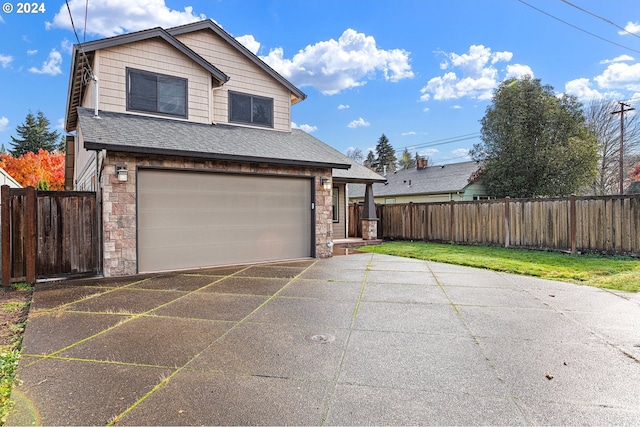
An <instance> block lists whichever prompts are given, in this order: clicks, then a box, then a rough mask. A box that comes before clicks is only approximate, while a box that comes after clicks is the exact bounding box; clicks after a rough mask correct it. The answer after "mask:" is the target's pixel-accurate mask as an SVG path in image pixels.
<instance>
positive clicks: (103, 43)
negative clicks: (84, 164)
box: [65, 27, 229, 131]
mask: <svg viewBox="0 0 640 427" xmlns="http://www.w3.org/2000/svg"><path fill="white" fill-rule="evenodd" d="M153 38H158V39H161V40H163V41H165V42H167V43H168V44H170V45H171V46H173V47H174V48H176V49H177V50H178V51H180V52H181V53H183V54H184V55H185V56H187V57H188V58H190V59H191V60H193V61H194V62H195V63H196V64H198V65H200V66H201V67H202V68H204V69H205V70H207V71H208V72H209V73H211V76H212V77H213V78H214V79H215V80H216V81H217V82H218V84H220V85H222V84H224V83H226V82H227V81H228V80H229V76H227V75H226V74H225V73H223V72H222V71H220V70H219V69H218V68H216V67H215V66H214V65H213V64H211V63H209V62H208V61H206V60H205V59H204V58H202V57H201V56H200V55H198V54H197V53H195V52H194V51H193V50H192V49H190V48H189V47H188V46H186V45H185V44H184V43H182V42H181V41H179V40H178V39H176V38H175V37H173V36H172V35H171V34H169V33H168V32H167V31H166V30H164V29H162V28H160V27H156V28H151V29H148V30H143V31H136V32H134V33H128V34H122V35H119V36H114V37H108V38H105V39H100V40H95V41H91V42H86V43H81V44H79V45H78V44H75V45H73V53H72V57H73V62H72V65H71V73H70V76H69V90H68V94H67V111H66V121H65V130H67V131H71V130H73V129H75V127H76V124H77V120H78V117H77V114H76V109H77V107H79V106H80V104H81V102H82V98H83V95H84V92H85V89H86V78H87V77H86V72H87V70H89V69H91V64H92V63H93V57H94V55H95V52H96V51H98V50H100V49H107V48H110V47H115V46H120V45H124V44H129V43H135V42H139V41H144V40H149V39H153Z"/></svg>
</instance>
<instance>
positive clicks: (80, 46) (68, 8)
mask: <svg viewBox="0 0 640 427" xmlns="http://www.w3.org/2000/svg"><path fill="white" fill-rule="evenodd" d="M65 3H66V5H67V10H68V11H69V19H70V20H71V28H72V29H73V34H74V35H75V36H76V41H77V42H78V47H79V48H80V53H81V54H82V56H83V57H84V60H85V62H86V64H87V68H89V74H91V77H93V69H92V68H91V64H90V63H89V58H87V54H86V53H85V52H84V49H83V48H82V43H80V37H78V32H77V31H76V25H75V24H74V23H73V15H72V14H71V6H69V0H65ZM87 3H88V0H87ZM86 23H87V20H86V18H85V25H86ZM85 31H86V30H85Z"/></svg>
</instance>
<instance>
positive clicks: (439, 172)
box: [349, 162, 480, 198]
mask: <svg viewBox="0 0 640 427" xmlns="http://www.w3.org/2000/svg"><path fill="white" fill-rule="evenodd" d="M479 166H480V165H479V164H478V162H463V163H451V164H448V165H440V166H429V167H426V168H424V169H416V168H412V169H403V170H399V171H397V172H391V173H387V176H386V180H387V182H386V183H382V184H374V185H373V194H374V195H375V196H385V197H388V196H406V195H417V194H444V193H455V192H458V191H464V188H465V187H466V186H468V185H469V177H470V176H471V174H472V173H473V172H475V171H476V170H477V169H478V167H479ZM364 190H365V187H364V185H357V184H356V185H349V197H354V198H357V197H364Z"/></svg>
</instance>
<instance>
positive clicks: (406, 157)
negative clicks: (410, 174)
mask: <svg viewBox="0 0 640 427" xmlns="http://www.w3.org/2000/svg"><path fill="white" fill-rule="evenodd" d="M416 155H417V153H416ZM398 163H399V164H400V168H401V169H414V168H415V167H416V160H415V159H414V158H413V156H411V153H409V150H408V149H407V148H405V149H404V151H403V152H402V156H400V160H398Z"/></svg>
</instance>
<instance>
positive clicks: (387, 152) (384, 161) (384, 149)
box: [374, 133, 398, 172]
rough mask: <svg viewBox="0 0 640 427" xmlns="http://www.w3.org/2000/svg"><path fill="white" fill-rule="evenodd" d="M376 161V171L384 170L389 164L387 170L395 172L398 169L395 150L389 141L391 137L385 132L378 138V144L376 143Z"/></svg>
mask: <svg viewBox="0 0 640 427" xmlns="http://www.w3.org/2000/svg"><path fill="white" fill-rule="evenodd" d="M376 153H377V155H378V156H377V157H376V161H375V163H374V167H375V171H377V172H383V171H384V167H385V166H387V172H393V171H395V170H396V162H397V161H398V159H397V158H396V154H395V150H394V149H393V147H392V146H391V143H390V142H389V138H387V136H386V135H385V134H384V133H383V134H382V136H380V138H378V144H377V145H376Z"/></svg>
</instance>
